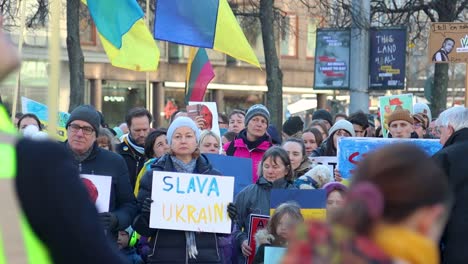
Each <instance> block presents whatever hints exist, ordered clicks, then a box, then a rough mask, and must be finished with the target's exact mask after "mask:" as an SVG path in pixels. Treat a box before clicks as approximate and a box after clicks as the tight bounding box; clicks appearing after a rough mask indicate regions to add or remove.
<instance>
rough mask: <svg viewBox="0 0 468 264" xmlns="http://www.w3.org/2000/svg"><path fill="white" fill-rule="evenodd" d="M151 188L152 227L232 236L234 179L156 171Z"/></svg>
mask: <svg viewBox="0 0 468 264" xmlns="http://www.w3.org/2000/svg"><path fill="white" fill-rule="evenodd" d="M152 188H153V189H152V193H151V198H152V199H153V200H154V201H155V202H154V203H152V204H151V213H150V227H151V228H160V229H171V230H184V231H196V232H209V233H224V234H229V233H231V219H230V218H229V216H228V213H227V206H228V204H229V203H231V202H232V200H233V193H234V177H229V176H214V175H204V174H189V173H175V172H165V171H155V172H153V187H152Z"/></svg>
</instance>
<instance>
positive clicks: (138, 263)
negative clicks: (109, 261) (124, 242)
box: [120, 247, 144, 264]
mask: <svg viewBox="0 0 468 264" xmlns="http://www.w3.org/2000/svg"><path fill="white" fill-rule="evenodd" d="M120 252H122V254H123V255H125V257H127V259H128V261H130V263H131V264H144V262H143V259H141V257H140V255H138V253H137V251H136V249H135V248H134V247H126V248H123V249H121V250H120Z"/></svg>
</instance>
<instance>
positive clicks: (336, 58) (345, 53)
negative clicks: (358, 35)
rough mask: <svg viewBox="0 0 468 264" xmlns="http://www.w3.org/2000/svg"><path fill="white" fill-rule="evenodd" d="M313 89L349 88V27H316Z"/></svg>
mask: <svg viewBox="0 0 468 264" xmlns="http://www.w3.org/2000/svg"><path fill="white" fill-rule="evenodd" d="M316 41H317V42H316V48H315V73H314V89H349V67H350V66H349V60H350V52H349V50H350V46H351V33H350V30H349V29H317V38H316Z"/></svg>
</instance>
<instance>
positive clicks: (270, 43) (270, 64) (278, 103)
mask: <svg viewBox="0 0 468 264" xmlns="http://www.w3.org/2000/svg"><path fill="white" fill-rule="evenodd" d="M273 5H274V0H260V23H261V26H262V40H263V52H264V54H265V66H266V75H267V76H266V77H267V79H266V83H267V86H268V92H267V105H266V106H267V108H268V110H269V111H270V116H271V120H270V124H272V125H275V126H276V128H277V129H278V131H281V126H282V122H283V72H281V69H280V67H279V61H278V53H277V52H276V38H275V34H274V33H275V32H274V11H273Z"/></svg>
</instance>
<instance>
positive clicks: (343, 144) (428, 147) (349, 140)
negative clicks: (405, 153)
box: [337, 137, 442, 179]
mask: <svg viewBox="0 0 468 264" xmlns="http://www.w3.org/2000/svg"><path fill="white" fill-rule="evenodd" d="M395 143H410V144H415V145H416V146H418V147H420V148H421V149H423V150H424V151H425V152H426V153H427V154H428V155H430V156H432V155H433V154H435V153H436V152H437V151H439V150H440V149H441V148H442V145H441V144H440V143H439V140H438V139H397V138H353V137H343V138H341V139H340V140H339V141H338V153H337V157H338V170H339V172H340V173H341V177H342V178H343V179H349V178H350V177H351V175H352V173H353V171H354V169H355V168H356V166H357V164H358V163H359V161H361V160H362V159H363V158H364V157H365V156H366V155H367V154H368V153H369V152H371V151H374V150H376V149H379V148H381V147H384V146H387V145H389V144H395Z"/></svg>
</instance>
